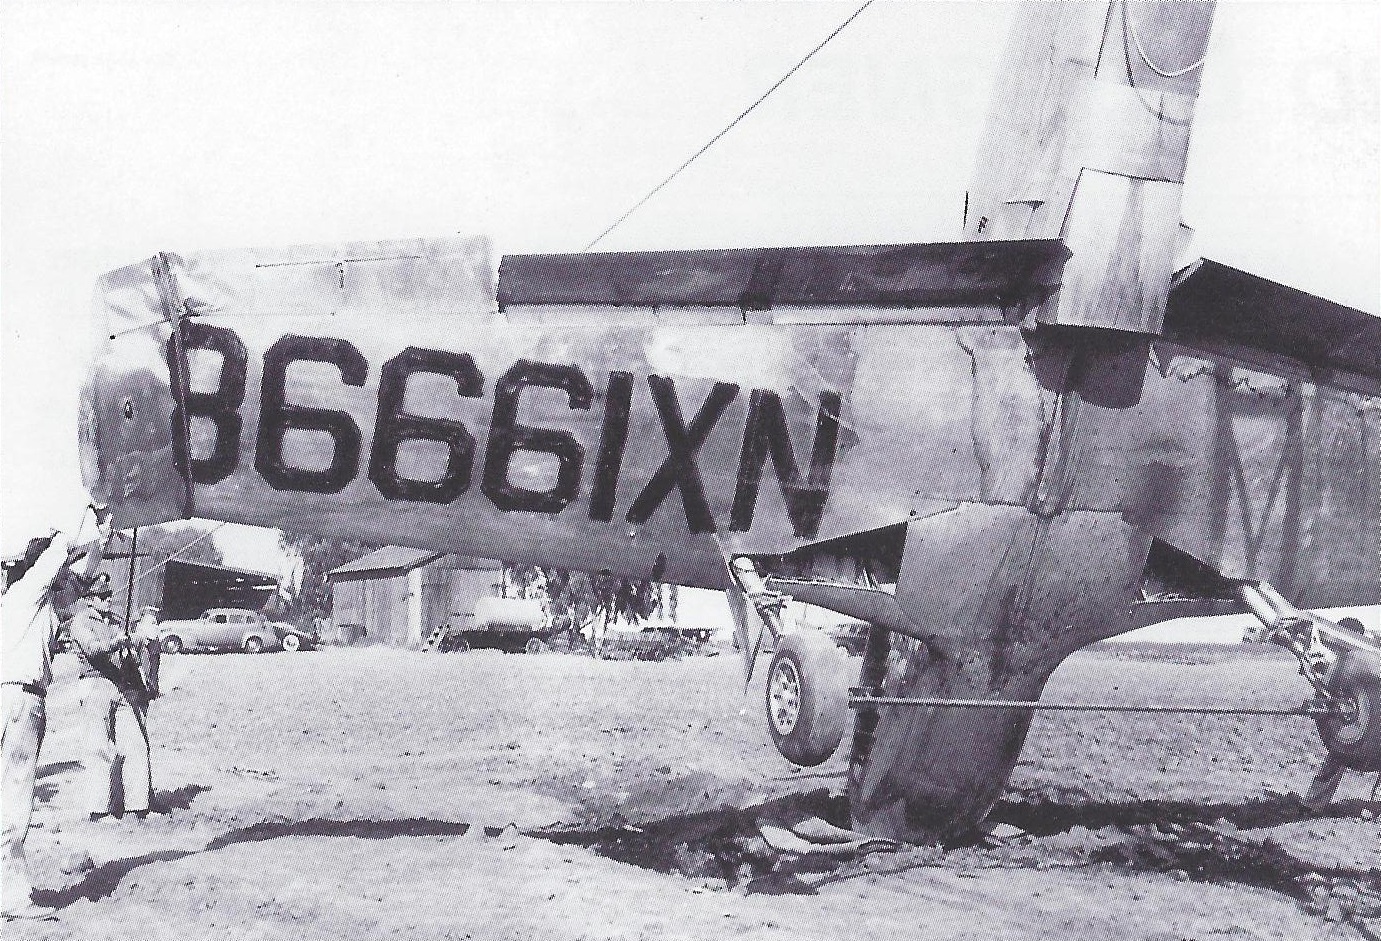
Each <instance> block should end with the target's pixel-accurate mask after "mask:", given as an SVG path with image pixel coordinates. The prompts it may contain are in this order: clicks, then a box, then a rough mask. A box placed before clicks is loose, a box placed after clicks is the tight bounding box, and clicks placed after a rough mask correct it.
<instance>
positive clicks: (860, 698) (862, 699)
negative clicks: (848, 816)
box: [849, 693, 1332, 716]
mask: <svg viewBox="0 0 1381 941" xmlns="http://www.w3.org/2000/svg"><path fill="white" fill-rule="evenodd" d="M849 706H850V707H851V708H855V709H857V708H868V707H872V706H930V707H933V708H936V709H1038V710H1047V711H1050V712H1154V713H1172V712H1182V713H1191V714H1195V715H1209V716H1322V715H1330V714H1331V713H1332V710H1330V709H1328V708H1327V707H1322V706H1310V705H1305V706H1297V707H1295V708H1294V709H1251V708H1237V707H1232V706H1135V705H1127V704H1125V703H1081V702H1059V703H1056V702H1031V701H1024V700H1011V699H928V698H916V697H910V696H867V695H855V694H852V693H851V694H850V695H849Z"/></svg>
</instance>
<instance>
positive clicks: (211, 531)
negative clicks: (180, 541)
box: [129, 520, 225, 588]
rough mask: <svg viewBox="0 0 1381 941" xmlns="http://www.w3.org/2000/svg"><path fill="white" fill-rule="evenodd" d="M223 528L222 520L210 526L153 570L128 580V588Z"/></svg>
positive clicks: (223, 522)
mask: <svg viewBox="0 0 1381 941" xmlns="http://www.w3.org/2000/svg"><path fill="white" fill-rule="evenodd" d="M224 526H225V521H224V520H222V521H221V522H219V523H217V524H216V525H215V526H212V527H211V528H210V529H208V530H207V531H206V532H204V533H202V534H201V535H200V536H198V537H197V538H196V539H193V540H192V541H191V542H189V543H187V545H185V546H183V547H182V548H181V549H179V550H177V551H176V552H174V553H173V554H172V555H170V556H168V557H167V558H166V559H164V560H163V561H162V562H159V563H158V564H157V565H155V566H154V567H153V568H151V569H149V570H148V571H147V572H145V573H144V574H142V575H140V576H139V577H138V578H134V579H131V580H130V583H129V587H130V588H133V587H134V586H135V585H137V584H139V583H140V582H142V581H143V580H144V579H146V578H148V577H149V576H150V575H152V574H153V573H154V572H157V571H158V570H159V569H161V568H163V566H165V565H167V564H168V563H169V562H171V561H173V560H174V559H176V558H177V557H178V556H180V555H182V553H184V552H186V551H187V550H188V549H190V548H192V547H193V546H195V545H196V544H197V543H199V542H201V541H202V540H203V539H206V538H208V537H210V536H214V535H215V534H216V533H218V532H220V531H221V528H222V527H224ZM136 532H138V530H136ZM131 555H133V552H131ZM131 564H132V563H131Z"/></svg>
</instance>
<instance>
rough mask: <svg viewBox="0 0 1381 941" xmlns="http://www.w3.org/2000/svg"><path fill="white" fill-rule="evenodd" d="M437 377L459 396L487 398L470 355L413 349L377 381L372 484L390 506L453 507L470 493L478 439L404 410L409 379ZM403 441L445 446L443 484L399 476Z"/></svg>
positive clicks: (448, 422)
mask: <svg viewBox="0 0 1381 941" xmlns="http://www.w3.org/2000/svg"><path fill="white" fill-rule="evenodd" d="M415 373H433V374H435V375H438V376H449V377H451V378H452V379H454V380H455V383H456V394H457V395H459V396H461V397H462V398H467V399H476V398H479V397H480V396H481V395H483V394H484V377H483V376H481V375H480V371H479V369H477V368H476V367H475V361H474V360H473V359H471V357H470V355H469V354H468V353H449V352H446V351H444V350H429V349H423V348H422V347H417V346H410V347H408V348H407V349H406V350H404V351H403V352H401V353H399V354H398V355H397V356H395V357H393V359H391V360H389V361H388V362H387V363H384V368H383V371H382V373H381V375H380V377H379V411H378V414H377V416H376V418H375V421H374V446H373V448H371V449H370V452H369V479H370V480H372V481H374V486H375V487H378V488H379V493H381V494H383V495H384V496H385V497H387V498H388V499H390V500H419V501H423V502H427V503H450V502H451V501H452V500H454V499H455V498H456V497H458V496H460V495H461V494H462V493H464V492H465V491H466V490H468V489H469V488H470V466H471V464H473V463H474V460H475V438H474V436H473V435H471V434H470V430H469V429H468V428H466V427H465V424H464V423H463V422H459V421H454V420H452V419H449V418H423V417H422V416H420V415H413V414H411V413H409V412H405V411H404V410H403V399H404V397H405V395H406V393H407V389H408V377H409V376H412V375H413V374H415ZM404 441H437V442H440V443H441V444H444V445H445V446H446V450H447V457H446V472H445V473H444V474H443V475H442V476H441V479H440V480H425V481H424V480H409V479H408V478H405V477H401V476H399V474H398V467H397V463H398V448H399V446H400V445H401V444H402V443H403V442H404Z"/></svg>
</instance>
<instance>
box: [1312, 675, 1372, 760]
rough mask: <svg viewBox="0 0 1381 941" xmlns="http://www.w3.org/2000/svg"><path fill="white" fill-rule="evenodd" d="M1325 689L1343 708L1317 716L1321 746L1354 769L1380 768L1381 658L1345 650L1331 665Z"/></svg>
mask: <svg viewBox="0 0 1381 941" xmlns="http://www.w3.org/2000/svg"><path fill="white" fill-rule="evenodd" d="M1328 689H1329V692H1331V693H1332V694H1333V695H1334V696H1336V697H1337V698H1338V701H1339V703H1341V704H1342V706H1343V708H1344V710H1345V711H1344V713H1343V714H1342V715H1327V716H1320V717H1319V718H1318V720H1317V722H1318V726H1319V737H1320V738H1322V739H1323V744H1324V747H1325V748H1327V749H1328V751H1329V753H1330V754H1331V755H1332V756H1333V757H1334V758H1336V759H1337V760H1338V761H1340V762H1342V763H1343V764H1345V765H1347V766H1348V767H1349V768H1351V769H1353V770H1354V771H1381V658H1377V657H1376V656H1375V655H1373V654H1368V653H1364V652H1362V651H1360V650H1350V651H1348V652H1347V653H1345V654H1343V657H1342V659H1341V660H1340V661H1338V665H1337V666H1336V667H1334V669H1333V675H1332V676H1331V677H1330V678H1329V681H1328Z"/></svg>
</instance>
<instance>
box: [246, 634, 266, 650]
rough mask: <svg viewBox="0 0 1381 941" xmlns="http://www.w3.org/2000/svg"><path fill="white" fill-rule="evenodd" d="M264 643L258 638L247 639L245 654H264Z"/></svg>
mask: <svg viewBox="0 0 1381 941" xmlns="http://www.w3.org/2000/svg"><path fill="white" fill-rule="evenodd" d="M263 651H264V642H263V641H262V640H260V639H259V638H258V637H246V638H245V653H263Z"/></svg>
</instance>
